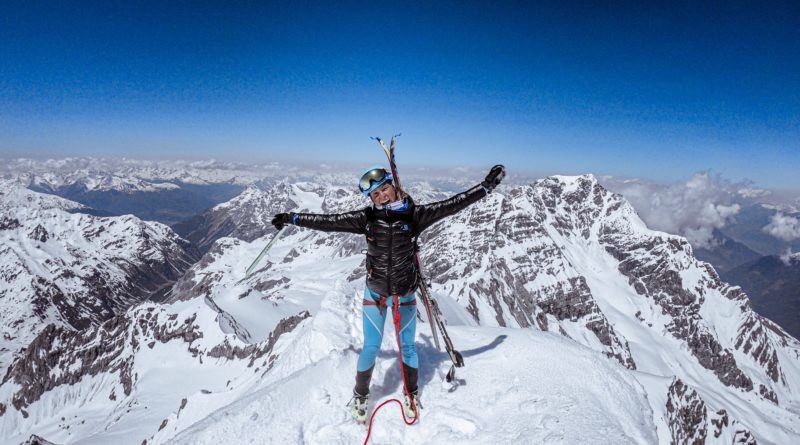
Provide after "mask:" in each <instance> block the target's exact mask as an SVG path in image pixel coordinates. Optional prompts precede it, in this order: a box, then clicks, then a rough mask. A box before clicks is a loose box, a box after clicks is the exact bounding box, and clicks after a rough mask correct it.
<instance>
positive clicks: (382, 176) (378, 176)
mask: <svg viewBox="0 0 800 445" xmlns="http://www.w3.org/2000/svg"><path fill="white" fill-rule="evenodd" d="M392 179H393V178H392V175H391V174H390V173H388V172H387V171H386V169H384V168H383V167H372V168H370V169H368V170H367V171H365V172H364V174H362V175H361V179H360V180H359V181H358V188H359V190H361V193H363V194H364V196H369V194H370V193H372V192H373V191H375V189H377V188H378V187H380V186H382V185H383V184H385V183H386V182H391V181H392Z"/></svg>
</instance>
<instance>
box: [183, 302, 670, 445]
mask: <svg viewBox="0 0 800 445" xmlns="http://www.w3.org/2000/svg"><path fill="white" fill-rule="evenodd" d="M326 300H329V301H327V302H326V304H324V306H325V309H323V310H321V311H320V313H318V315H317V316H316V317H315V319H314V320H313V321H312V322H310V323H308V324H306V325H305V326H304V331H305V332H303V333H302V335H301V334H298V338H297V339H296V340H295V341H296V342H298V343H303V342H308V340H309V337H311V338H313V337H314V336H321V337H324V338H326V339H328V340H329V341H328V342H320V343H316V342H308V343H306V344H305V345H304V346H303V347H295V348H288V350H287V352H286V353H285V354H288V355H290V357H286V358H285V359H287V360H290V361H298V362H303V361H304V359H305V360H306V361H308V362H309V363H308V364H306V365H305V366H303V367H302V368H301V369H300V370H299V371H296V372H294V373H291V374H289V375H287V376H285V377H284V378H281V379H278V380H275V379H276V377H272V378H271V380H275V381H274V383H270V384H268V385H266V386H265V387H263V388H261V389H259V390H258V391H257V392H255V393H253V394H251V395H249V396H247V397H245V398H242V399H240V400H238V401H236V402H234V403H232V404H230V405H228V406H226V407H224V408H222V409H220V410H218V411H216V412H214V413H211V414H210V415H208V416H206V417H205V419H204V420H202V421H200V422H198V423H196V424H194V425H192V426H191V427H190V428H188V429H186V430H185V431H183V432H182V433H180V434H179V435H177V436H176V437H174V438H172V439H171V440H170V442H171V443H176V444H181V443H186V444H189V443H191V444H216V443H275V444H286V443H308V444H316V443H319V444H352V443H361V442H362V441H363V440H364V439H365V437H366V429H365V428H364V427H363V426H359V425H357V424H354V423H353V422H352V420H351V419H350V418H349V413H348V410H347V409H346V408H345V407H344V406H343V404H344V402H345V401H347V400H348V398H349V397H350V395H351V388H352V383H353V377H354V371H355V363H356V360H357V357H358V355H357V349H353V344H354V343H355V344H357V343H358V341H359V338H358V337H356V338H353V337H348V336H342V335H339V336H331V335H330V332H329V331H328V330H329V329H331V328H333V329H336V332H343V331H344V332H347V331H349V330H352V328H353V326H347V325H346V323H345V322H341V320H348V319H349V320H350V321H351V322H352V320H353V317H352V313H351V311H352V310H353V309H354V308H353V307H352V306H353V304H352V303H350V302H349V300H350V299H349V298H348V296H346V295H345V294H344V293H342V292H331V293H329V294H328V296H327V297H326ZM326 312H328V313H326ZM318 320H327V321H328V322H330V323H328V322H318ZM334 320H339V322H335V321H334ZM357 326H358V324H356V327H357ZM420 326H421V328H420V329H419V331H418V341H417V350H418V353H419V355H420V361H421V363H422V369H421V372H420V392H421V395H422V396H421V403H422V405H423V407H424V409H423V410H422V414H421V419H420V423H419V424H417V425H414V426H412V427H406V426H405V424H404V423H403V421H402V418H401V417H400V413H399V409H398V408H397V405H389V406H387V407H385V408H383V409H382V410H381V411H380V413H379V414H378V415H377V416H376V418H375V424H374V429H373V432H372V438H371V443H375V444H381V443H408V444H412V443H413V444H417V443H474V444H482V443H487V444H488V443H497V442H500V443H519V442H520V441H523V442H525V443H540V442H558V443H565V444H581V443H614V444H625V443H631V444H633V443H654V442H655V441H656V436H655V433H654V431H655V428H654V426H653V424H652V420H651V416H652V414H651V412H650V408H649V405H648V404H647V400H646V395H645V392H644V389H643V388H642V387H641V385H639V384H638V383H637V381H636V380H635V379H634V378H633V377H632V376H631V375H630V374H629V373H628V372H627V370H625V369H624V368H622V367H621V366H619V365H617V364H615V363H613V362H611V361H609V360H608V359H606V358H605V357H604V356H602V355H601V354H598V353H597V352H595V351H592V350H590V349H588V348H584V347H581V346H579V345H577V344H575V343H574V342H571V341H569V340H567V339H564V338H563V337H561V336H558V335H556V334H550V333H545V332H536V331H531V330H518V329H509V328H478V327H467V326H455V325H451V327H450V328H449V332H450V335H451V336H452V338H453V341H454V342H455V344H457V345H458V346H459V347H460V348H461V352H462V354H463V355H464V358H465V361H466V366H465V367H464V368H461V369H458V371H457V374H456V377H457V379H456V381H455V383H453V384H449V383H446V382H444V380H443V376H444V372H446V370H447V368H448V367H449V359H447V358H446V355H445V354H443V353H440V352H437V351H436V350H435V348H434V347H433V346H432V345H431V342H432V340H431V337H430V331H429V330H428V325H427V324H423V325H420ZM387 329H391V328H390V327H387ZM387 338H392V337H390V336H388V335H387ZM387 343H388V344H387ZM391 343H392V342H390V341H387V342H385V343H384V345H383V350H382V352H381V354H380V358H379V362H378V364H377V366H376V371H375V374H374V376H373V390H372V393H371V398H372V399H371V406H373V407H375V406H377V405H378V404H380V403H381V402H382V401H383V400H386V399H391V398H401V395H400V394H401V390H402V388H401V386H402V382H401V379H400V374H399V371H398V369H399V368H398V367H399V362H398V360H397V359H396V357H397V356H396V354H397V347H396V345H394V344H391ZM298 346H299V345H298ZM309 348H310V349H311V350H312V351H313V353H309V352H311V351H309V350H308V349H309ZM308 356H311V357H319V359H318V360H316V361H314V360H309V359H308V358H307V357H308Z"/></svg>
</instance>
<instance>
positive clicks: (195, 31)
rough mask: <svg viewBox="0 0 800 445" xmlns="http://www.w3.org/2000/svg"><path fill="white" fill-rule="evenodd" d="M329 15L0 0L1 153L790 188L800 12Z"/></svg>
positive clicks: (481, 9) (456, 10) (621, 6)
mask: <svg viewBox="0 0 800 445" xmlns="http://www.w3.org/2000/svg"><path fill="white" fill-rule="evenodd" d="M326 3H329V5H327V6H326V5H320V4H316V3H315V2H287V1H284V2H275V3H271V2H266V1H252V2H238V1H229V2H202V1H186V2H136V1H131V2H115V1H104V2H88V1H77V2H74V1H72V2H34V1H24V2H16V1H4V2H1V3H0V54H1V55H2V56H0V157H1V156H21V155H28V156H37V157H40V156H66V155H92V156H100V155H103V156H131V157H154V156H166V157H193V158H207V157H215V158H218V159H229V158H230V159H235V160H248V159H253V160H266V159H278V160H292V159H309V158H310V159H319V160H321V161H332V160H345V161H363V162H364V163H365V164H373V163H375V162H380V161H381V160H382V159H381V155H380V153H379V152H378V151H377V150H376V149H375V147H374V146H373V145H372V144H373V142H371V141H370V140H369V136H374V135H381V136H386V137H388V136H390V135H391V134H392V133H393V132H397V131H402V132H403V137H402V138H401V143H402V153H401V154H400V155H399V156H400V158H399V161H400V162H408V163H414V164H417V165H419V164H425V163H430V164H434V165H437V166H454V165H469V166H475V167H482V166H486V167H487V168H488V167H489V166H490V165H492V164H494V163H496V162H503V163H505V164H507V165H508V166H509V167H510V168H518V169H523V170H526V171H532V172H537V171H540V172H546V173H567V174H571V173H584V172H593V173H596V174H614V175H624V176H637V177H642V178H648V179H655V180H680V179H685V178H688V177H689V176H690V175H691V174H692V173H693V172H695V171H698V170H705V169H713V170H715V171H717V172H719V173H721V174H722V175H723V176H725V177H727V178H729V179H733V180H738V179H743V178H749V179H752V180H754V181H756V183H757V184H759V185H762V186H767V187H798V188H800V180H799V179H797V177H798V172H800V2H797V1H783V2H737V1H726V2H663V3H662V4H660V5H658V4H656V3H654V2H641V1H638V2H629V3H626V2H567V1H553V2H485V4H484V5H478V3H477V2H463V3H461V4H458V3H451V2H443V1H436V2H431V1H428V2H420V3H413V2H358V3H350V2H339V1H337V2H326ZM378 3H379V5H378ZM601 3H613V6H609V5H603V4H601ZM700 3H702V4H700ZM645 4H646V6H645Z"/></svg>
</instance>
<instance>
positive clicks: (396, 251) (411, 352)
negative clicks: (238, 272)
mask: <svg viewBox="0 0 800 445" xmlns="http://www.w3.org/2000/svg"><path fill="white" fill-rule="evenodd" d="M504 175H505V168H504V167H503V166H502V165H496V166H494V167H493V168H492V170H491V171H490V172H489V174H488V175H487V176H486V179H484V181H483V182H481V183H480V184H478V185H476V186H474V187H472V188H471V189H469V190H467V191H465V192H463V193H459V194H458V195H455V196H453V197H451V198H449V199H446V200H444V201H439V202H434V203H431V204H425V205H416V204H415V203H414V201H413V200H412V199H411V197H410V196H405V197H403V198H402V199H401V200H398V196H397V195H398V194H397V190H396V189H395V186H394V184H392V176H391V175H390V174H389V173H388V172H386V170H385V169H383V168H381V167H371V168H369V169H367V170H366V171H365V172H364V173H363V174H362V176H361V179H359V183H358V185H359V188H360V189H361V192H362V193H363V194H364V195H365V196H366V195H369V197H370V199H371V200H372V204H373V205H372V206H370V207H366V208H364V209H361V210H356V211H352V212H347V213H338V214H328V215H317V214H309V213H279V214H277V215H275V218H274V219H273V220H272V224H273V225H275V228H276V229H278V230H282V229H283V228H284V226H285V225H286V224H294V225H296V226H300V227H307V228H310V229H315V230H322V231H325V232H348V233H356V234H361V235H364V236H365V237H366V241H367V258H366V263H365V264H366V269H367V271H366V272H367V278H366V281H367V283H366V284H367V286H366V290H365V294H364V310H363V318H364V347H363V348H362V350H361V353H360V354H359V358H358V368H357V369H358V372H357V373H356V385H355V388H354V389H353V398H354V402H355V403H354V404H353V411H352V414H353V417H354V418H355V419H356V420H357V421H359V422H365V421H366V416H367V411H368V408H367V403H368V395H369V384H370V380H371V379H372V371H373V369H374V367H375V361H376V359H377V355H378V351H379V350H380V346H381V340H382V339H383V327H384V324H385V323H386V315H387V314H388V308H387V302H392V304H391V305H392V306H393V308H394V309H395V310H396V311H397V312H396V315H395V316H396V317H400V321H399V326H403V328H402V329H399V330H398V339H399V340H398V341H399V342H400V347H401V349H402V361H401V363H402V364H403V381H404V385H405V389H406V396H407V397H406V403H405V409H406V416H407V417H411V418H415V417H416V416H417V411H416V408H415V407H416V406H419V400H418V394H417V378H418V375H419V372H418V368H419V359H418V357H417V352H416V349H415V347H414V336H415V330H416V289H417V285H418V283H419V279H420V277H419V269H418V267H417V263H416V254H417V241H416V240H417V237H418V236H419V235H420V233H422V232H423V231H424V230H425V229H427V228H428V227H430V226H431V225H433V224H434V223H436V222H437V221H439V220H441V219H443V218H446V217H447V216H450V215H453V214H455V213H457V212H459V211H461V210H463V209H465V208H467V207H468V206H469V205H471V204H474V203H475V202H477V201H478V200H480V199H481V198H483V197H484V196H486V195H487V194H489V193H491V192H492V190H494V188H495V187H497V186H498V185H499V184H500V181H501V180H502V178H503V176H504ZM392 298H394V300H392ZM400 306H402V307H400ZM395 321H396V320H395ZM412 399H413V400H414V401H413V403H412V402H411V400H412Z"/></svg>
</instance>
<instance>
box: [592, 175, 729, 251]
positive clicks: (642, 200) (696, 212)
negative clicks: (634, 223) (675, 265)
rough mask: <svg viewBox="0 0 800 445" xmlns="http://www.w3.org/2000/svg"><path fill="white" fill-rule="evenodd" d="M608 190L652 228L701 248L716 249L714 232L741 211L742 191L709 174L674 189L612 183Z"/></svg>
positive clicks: (626, 182) (629, 181)
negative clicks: (739, 197) (738, 199)
mask: <svg viewBox="0 0 800 445" xmlns="http://www.w3.org/2000/svg"><path fill="white" fill-rule="evenodd" d="M607 186H608V187H609V189H611V190H613V191H615V192H617V193H620V194H622V195H623V196H625V198H627V199H628V200H629V201H630V202H631V204H632V205H633V207H634V208H635V209H636V211H637V212H638V213H639V216H640V217H641V218H642V220H644V222H645V223H646V224H647V226H648V227H650V228H653V229H656V230H661V231H664V232H667V233H675V234H679V235H682V236H684V237H686V238H687V239H688V240H689V242H690V243H692V245H693V246H695V247H698V248H700V247H706V248H708V247H713V246H714V244H715V242H716V241H717V240H715V239H714V229H719V228H722V227H724V226H725V225H726V224H727V223H728V222H729V221H730V220H731V219H732V218H733V217H734V216H735V215H736V214H737V213H739V211H740V210H741V206H740V205H739V204H736V203H734V202H733V199H734V195H735V194H736V192H737V191H738V190H739V189H740V188H741V187H740V186H735V185H733V184H730V183H728V182H727V181H724V180H722V179H721V178H720V177H719V176H718V175H716V176H712V175H710V174H709V173H708V172H700V173H697V174H695V175H694V176H693V177H692V178H691V179H690V180H689V181H687V182H686V183H682V184H675V185H671V186H663V185H659V184H653V183H647V182H643V181H631V180H611V181H609V182H607Z"/></svg>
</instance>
